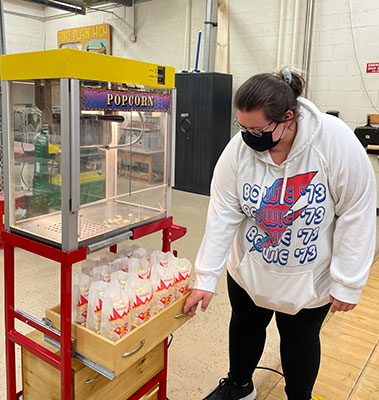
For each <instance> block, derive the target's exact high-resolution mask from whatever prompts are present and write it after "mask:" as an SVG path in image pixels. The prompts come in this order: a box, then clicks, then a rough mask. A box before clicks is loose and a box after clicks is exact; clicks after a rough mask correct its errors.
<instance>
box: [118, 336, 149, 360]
mask: <svg viewBox="0 0 379 400" xmlns="http://www.w3.org/2000/svg"><path fill="white" fill-rule="evenodd" d="M144 344H145V339H142V340H141V344H140V345H139V346H138V347H137V348H135V349H134V350H132V351H129V352H127V353H124V354H123V355H122V356H121V357H129V356H131V355H133V354H135V353H137V351H140V350H141V349H142V347H143V345H144Z"/></svg>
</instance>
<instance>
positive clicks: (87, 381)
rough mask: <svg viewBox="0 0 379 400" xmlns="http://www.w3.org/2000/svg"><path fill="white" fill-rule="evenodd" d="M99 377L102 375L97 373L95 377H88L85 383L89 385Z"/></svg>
mask: <svg viewBox="0 0 379 400" xmlns="http://www.w3.org/2000/svg"><path fill="white" fill-rule="evenodd" d="M99 379H100V375H97V376H96V377H95V378H92V379H87V380H86V381H85V382H84V384H85V385H88V384H89V383H92V382H96V381H98V380H99Z"/></svg>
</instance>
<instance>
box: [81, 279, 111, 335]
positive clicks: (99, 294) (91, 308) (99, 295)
mask: <svg viewBox="0 0 379 400" xmlns="http://www.w3.org/2000/svg"><path fill="white" fill-rule="evenodd" d="M107 287H108V283H106V282H104V281H97V282H92V283H91V286H90V288H89V296H88V310H87V323H86V327H87V328H88V329H91V331H94V332H96V333H99V331H100V321H101V309H102V306H103V297H104V294H105V290H106V288H107Z"/></svg>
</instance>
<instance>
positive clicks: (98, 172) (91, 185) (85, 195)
mask: <svg viewBox="0 0 379 400" xmlns="http://www.w3.org/2000/svg"><path fill="white" fill-rule="evenodd" d="M91 151H92V152H96V151H97V150H96V149H93V150H92V149H90V152H89V153H88V154H87V155H86V156H87V157H90V156H91ZM60 157H61V153H60V146H54V145H51V144H50V143H49V137H48V134H47V133H46V131H45V130H43V129H42V130H41V132H40V133H39V134H38V135H36V137H35V142H34V175H33V200H32V204H33V206H34V208H35V210H36V211H37V210H39V211H43V210H44V211H47V210H48V209H49V208H53V209H56V210H60V209H61V190H62V189H61V188H62V175H61V172H60ZM83 164H84V165H85V163H83ZM103 198H105V174H104V171H103V170H102V169H101V168H98V169H95V170H86V169H84V170H83V171H82V170H81V172H80V204H86V203H90V202H93V201H97V200H101V199H103Z"/></svg>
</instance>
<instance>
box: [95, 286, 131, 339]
mask: <svg viewBox="0 0 379 400" xmlns="http://www.w3.org/2000/svg"><path fill="white" fill-rule="evenodd" d="M131 319H132V313H131V302H130V296H129V291H127V290H123V289H122V288H121V287H120V285H116V284H114V283H112V284H110V285H109V286H108V287H107V289H106V290H105V293H104V297H103V308H102V310H101V323H100V334H101V335H102V336H105V337H107V338H108V339H111V340H113V341H114V342H115V341H117V340H119V339H121V338H123V337H124V336H125V335H126V334H127V333H128V332H129V331H130V330H131V328H132V323H131V322H132V321H131Z"/></svg>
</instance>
